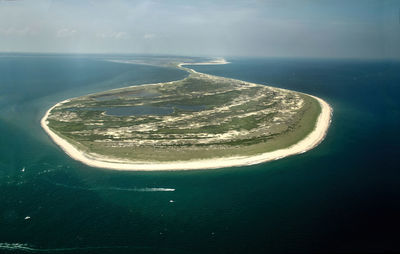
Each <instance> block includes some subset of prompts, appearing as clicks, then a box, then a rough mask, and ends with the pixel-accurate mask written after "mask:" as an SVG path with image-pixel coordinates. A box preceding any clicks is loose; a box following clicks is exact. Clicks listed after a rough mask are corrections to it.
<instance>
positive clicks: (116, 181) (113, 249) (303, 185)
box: [0, 55, 400, 253]
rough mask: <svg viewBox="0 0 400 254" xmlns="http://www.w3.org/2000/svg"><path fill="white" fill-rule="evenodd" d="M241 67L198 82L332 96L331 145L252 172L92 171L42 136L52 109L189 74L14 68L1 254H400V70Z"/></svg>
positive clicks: (13, 63) (0, 150)
mask: <svg viewBox="0 0 400 254" xmlns="http://www.w3.org/2000/svg"><path fill="white" fill-rule="evenodd" d="M229 60H230V61H231V62H232V63H231V64H228V65H218V66H194V67H193V68H195V69H196V70H198V71H202V72H207V73H211V74H216V75H221V76H226V77H233V78H238V79H243V80H246V81H251V82H257V83H262V84H270V85H276V86H279V87H284V88H288V89H293V90H297V91H302V92H306V93H310V94H313V95H317V96H320V97H321V98H323V99H325V100H326V101H327V102H328V103H330V104H331V105H332V107H333V109H334V117H333V123H332V126H331V128H330V130H329V132H328V135H327V137H326V139H325V140H324V142H323V143H322V144H320V145H319V146H318V147H317V148H315V149H313V150H312V151H309V152H307V153H305V154H301V155H296V156H292V157H289V158H285V159H282V160H278V161H274V162H270V163H265V164H260V165H254V166H250V167H239V168H228V169H219V170H210V171H187V172H147V173H146V172H118V171H110V170H102V169H95V168H90V167H87V166H85V165H82V164H81V163H79V162H76V161H74V160H72V159H70V158H69V157H68V156H66V155H65V154H64V153H63V152H62V151H61V150H60V149H59V148H58V147H57V146H56V145H54V144H53V143H52V142H51V140H50V139H49V138H48V137H47V136H46V134H45V133H44V132H43V131H42V130H41V128H40V126H39V121H40V118H41V117H42V115H43V114H44V112H45V111H46V110H47V109H48V108H49V107H50V106H52V105H53V104H55V103H56V102H58V101H61V100H63V99H67V98H70V97H74V96H80V95H84V94H87V93H93V92H98V91H102V90H106V89H111V88H117V87H123V86H127V85H133V84H140V83H154V82H161V81H171V80H176V79H180V78H183V77H184V76H185V75H186V74H185V73H184V72H182V71H179V70H175V69H170V68H161V67H152V66H140V65H129V64H118V63H111V62H105V61H101V60H99V59H98V58H97V57H95V56H63V55H50V56H49V55H47V56H41V55H34V56H24V55H17V56H10V55H1V57H0V252H7V253H8V252H9V253H20V252H38V253H41V252H43V251H45V252H49V253H53V252H56V253H265V252H268V253H287V252H300V253H309V252H346V251H347V252H354V251H357V252H366V251H369V252H382V251H385V250H386V251H393V252H394V251H400V245H399V243H398V241H397V240H398V239H397V238H398V233H397V232H398V228H399V226H400V219H399V217H398V213H399V212H400V203H399V201H398V200H400V199H399V198H400V188H399V182H400V173H399V171H398V162H399V161H398V158H399V155H400V151H399V143H400V142H399V141H400V140H399V135H398V128H399V127H400V124H399V119H400V118H399V100H398V98H397V96H398V94H400V93H399V90H400V89H399V84H400V76H399V75H400V74H399V73H400V72H399V70H400V64H399V63H395V62H385V61H380V62H373V61H339V60H307V59H303V60H291V59H229Z"/></svg>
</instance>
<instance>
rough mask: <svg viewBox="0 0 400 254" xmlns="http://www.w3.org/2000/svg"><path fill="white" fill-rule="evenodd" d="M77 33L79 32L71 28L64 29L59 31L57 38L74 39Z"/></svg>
mask: <svg viewBox="0 0 400 254" xmlns="http://www.w3.org/2000/svg"><path fill="white" fill-rule="evenodd" d="M76 33H77V30H75V29H70V28H62V29H60V30H58V31H57V34H56V37H58V38H67V37H73V36H74V35H75V34H76Z"/></svg>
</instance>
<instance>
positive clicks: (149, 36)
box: [143, 34, 156, 40]
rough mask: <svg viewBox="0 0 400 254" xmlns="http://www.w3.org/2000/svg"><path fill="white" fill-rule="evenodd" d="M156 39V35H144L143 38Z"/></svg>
mask: <svg viewBox="0 0 400 254" xmlns="http://www.w3.org/2000/svg"><path fill="white" fill-rule="evenodd" d="M155 37H156V35H155V34H145V35H143V38H145V39H146V40H150V39H153V38H155Z"/></svg>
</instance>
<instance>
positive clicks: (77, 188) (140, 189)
mask: <svg viewBox="0 0 400 254" xmlns="http://www.w3.org/2000/svg"><path fill="white" fill-rule="evenodd" d="M49 182H50V181H49ZM50 183H51V184H53V185H56V186H60V187H64V188H69V189H76V190H88V191H132V192H165V191H166V192H172V191H175V189H174V188H163V187H144V188H137V187H133V188H121V187H92V188H90V187H81V186H74V185H67V184H62V183H55V182H50Z"/></svg>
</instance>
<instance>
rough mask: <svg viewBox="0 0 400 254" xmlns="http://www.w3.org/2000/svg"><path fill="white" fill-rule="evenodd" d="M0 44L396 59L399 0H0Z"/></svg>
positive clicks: (2, 47) (34, 48) (399, 52)
mask: <svg viewBox="0 0 400 254" xmlns="http://www.w3.org/2000/svg"><path fill="white" fill-rule="evenodd" d="M0 51H1V52H15V51H29V52H65V53H70V52H74V53H152V54H159V53H161V54H179V55H210V56H274V57H275V56H278V57H349V58H383V57H385V58H387V57H391V58H394V57H396V58H400V0H249V1H235V0H221V1H217V0H214V1H211V0H182V1H179V0H138V1H130V0H110V1H105V0H76V1H74V0H53V1H51V0H0Z"/></svg>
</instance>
